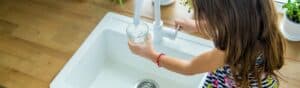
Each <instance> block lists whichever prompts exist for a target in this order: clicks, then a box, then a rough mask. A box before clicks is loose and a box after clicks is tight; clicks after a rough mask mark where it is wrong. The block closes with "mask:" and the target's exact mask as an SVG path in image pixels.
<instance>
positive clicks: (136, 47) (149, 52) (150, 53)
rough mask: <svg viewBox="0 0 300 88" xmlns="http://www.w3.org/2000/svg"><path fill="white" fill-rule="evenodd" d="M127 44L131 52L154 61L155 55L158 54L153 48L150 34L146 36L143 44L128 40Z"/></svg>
mask: <svg viewBox="0 0 300 88" xmlns="http://www.w3.org/2000/svg"><path fill="white" fill-rule="evenodd" d="M128 46H129V49H130V50H131V52H132V53H134V54H136V55H139V56H142V57H145V58H147V59H149V60H151V61H155V58H156V56H158V53H157V52H156V51H155V50H154V48H153V45H152V39H151V36H147V39H146V41H145V44H143V45H142V44H136V43H133V42H131V41H128Z"/></svg>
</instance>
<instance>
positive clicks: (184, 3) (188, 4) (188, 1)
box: [180, 0, 193, 13]
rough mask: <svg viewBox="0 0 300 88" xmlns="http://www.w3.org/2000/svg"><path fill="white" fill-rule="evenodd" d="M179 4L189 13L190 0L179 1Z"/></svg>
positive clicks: (191, 7)
mask: <svg viewBox="0 0 300 88" xmlns="http://www.w3.org/2000/svg"><path fill="white" fill-rule="evenodd" d="M180 4H181V5H183V6H185V7H186V8H187V9H188V12H189V13H190V12H191V10H192V9H193V3H192V0H180Z"/></svg>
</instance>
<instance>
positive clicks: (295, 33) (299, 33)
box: [281, 14, 300, 41]
mask: <svg viewBox="0 0 300 88" xmlns="http://www.w3.org/2000/svg"><path fill="white" fill-rule="evenodd" d="M281 32H282V34H283V36H284V37H285V38H286V39H287V40H289V41H300V24H299V23H296V22H293V21H291V20H290V19H288V18H287V15H286V14H284V18H283V21H282V25H281Z"/></svg>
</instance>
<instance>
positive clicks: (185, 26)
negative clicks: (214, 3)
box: [175, 19, 198, 33]
mask: <svg viewBox="0 0 300 88" xmlns="http://www.w3.org/2000/svg"><path fill="white" fill-rule="evenodd" d="M175 26H176V27H177V26H181V28H182V30H183V31H185V32H188V33H195V32H198V30H197V27H196V23H195V20H191V19H177V20H175Z"/></svg>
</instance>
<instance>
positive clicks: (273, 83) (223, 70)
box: [202, 55, 278, 88]
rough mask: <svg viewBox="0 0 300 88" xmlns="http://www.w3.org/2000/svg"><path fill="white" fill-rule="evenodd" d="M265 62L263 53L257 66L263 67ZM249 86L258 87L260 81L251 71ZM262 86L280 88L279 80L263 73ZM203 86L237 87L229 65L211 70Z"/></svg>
mask: <svg viewBox="0 0 300 88" xmlns="http://www.w3.org/2000/svg"><path fill="white" fill-rule="evenodd" d="M263 63H264V60H263V59H262V55H260V56H259V57H258V58H257V60H256V67H261V65H262V64H263ZM248 78H249V81H250V85H249V88H258V82H257V81H256V80H255V77H254V75H252V74H250V73H249V77H248ZM261 82H262V83H261V84H262V88H278V80H276V78H275V77H274V76H272V75H266V74H263V75H262V81H261ZM202 88H237V85H236V84H235V82H234V80H233V77H232V75H231V72H230V67H229V65H224V66H223V67H220V68H218V69H216V70H215V71H213V72H209V74H208V75H207V77H206V79H205V81H204V85H203V87H202Z"/></svg>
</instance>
